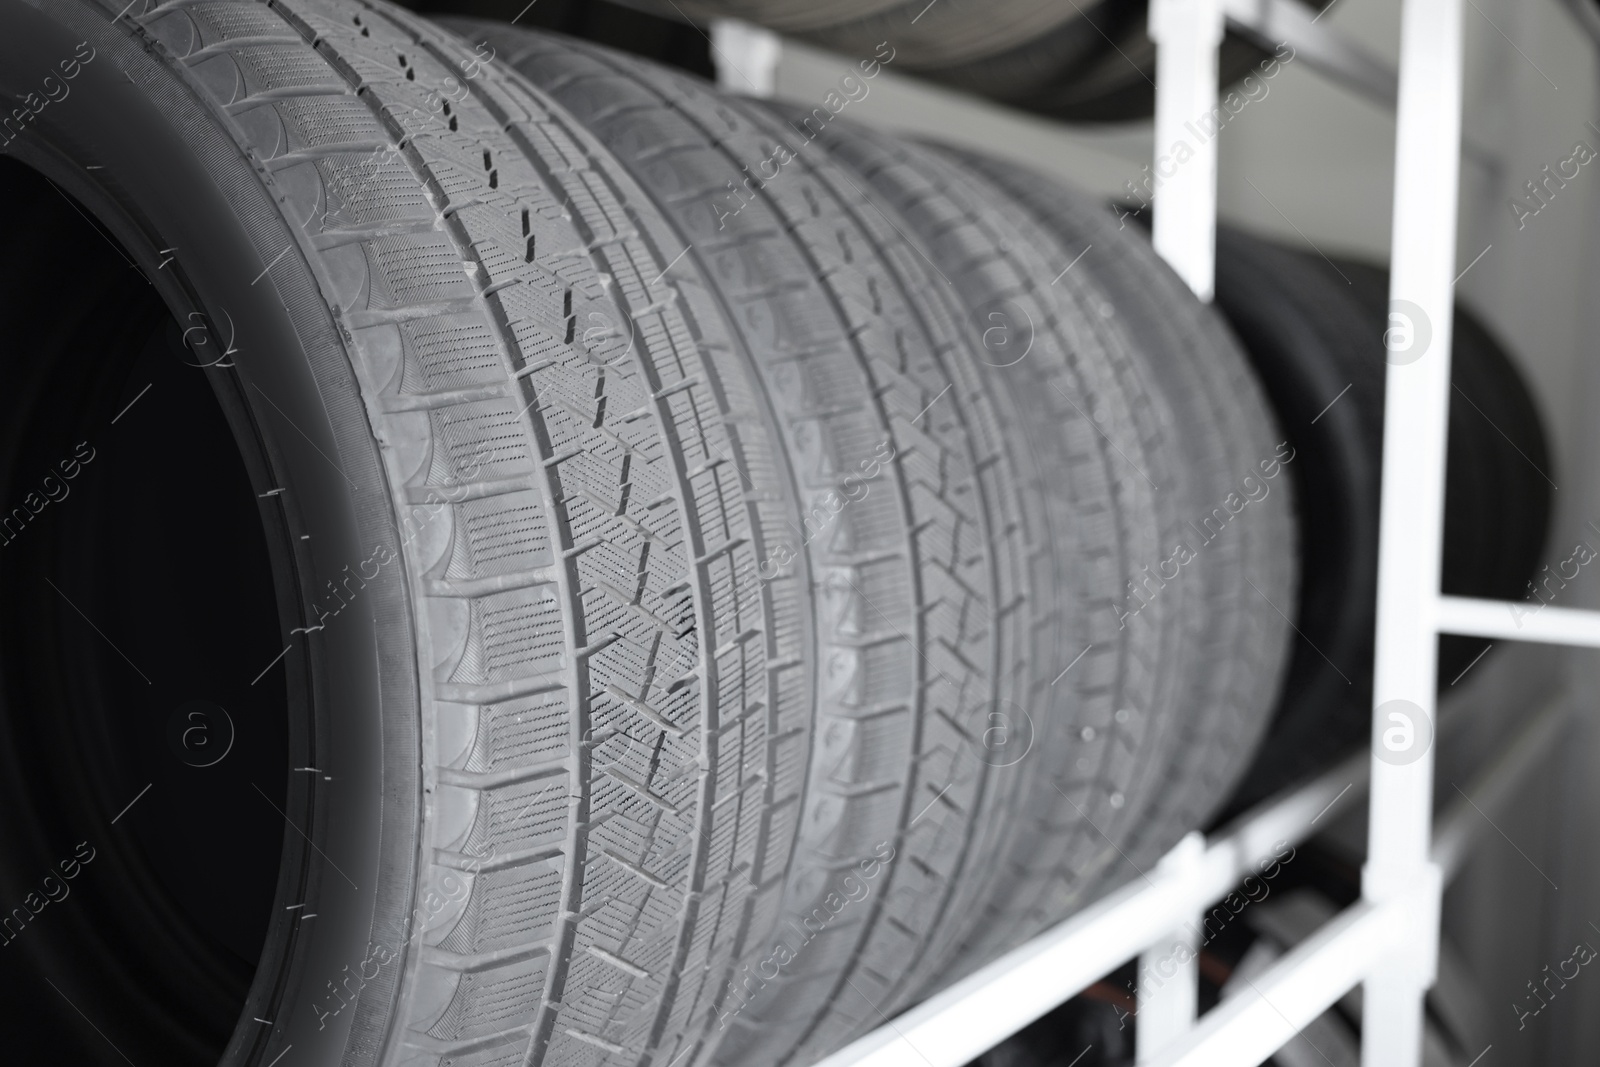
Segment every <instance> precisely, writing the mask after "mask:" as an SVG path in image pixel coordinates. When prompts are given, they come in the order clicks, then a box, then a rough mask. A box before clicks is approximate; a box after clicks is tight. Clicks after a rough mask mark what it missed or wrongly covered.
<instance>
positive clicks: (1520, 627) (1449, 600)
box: [1437, 596, 1600, 648]
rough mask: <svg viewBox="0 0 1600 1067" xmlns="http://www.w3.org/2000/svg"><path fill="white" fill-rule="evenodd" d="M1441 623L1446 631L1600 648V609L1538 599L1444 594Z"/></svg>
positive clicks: (1441, 601) (1441, 629)
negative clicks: (1561, 606)
mask: <svg viewBox="0 0 1600 1067" xmlns="http://www.w3.org/2000/svg"><path fill="white" fill-rule="evenodd" d="M1437 625H1438V629H1439V632H1440V633H1445V634H1466V635H1468V636H1470V637H1498V638H1500V639H1502V640H1505V641H1538V642H1542V643H1544V644H1551V645H1578V646H1582V647H1585V648H1600V611H1585V610H1582V609H1580V608H1555V607H1551V606H1549V605H1548V604H1545V603H1544V602H1542V601H1538V600H1535V601H1532V602H1531V603H1530V602H1527V601H1523V602H1520V603H1519V602H1518V601H1514V600H1475V599H1472V598H1469V597H1459V596H1442V597H1440V598H1439V617H1438V622H1437Z"/></svg>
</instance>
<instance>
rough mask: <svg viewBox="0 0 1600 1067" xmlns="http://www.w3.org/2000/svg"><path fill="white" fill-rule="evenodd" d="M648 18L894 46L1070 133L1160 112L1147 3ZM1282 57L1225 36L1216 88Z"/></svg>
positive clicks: (866, 50)
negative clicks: (1074, 125)
mask: <svg viewBox="0 0 1600 1067" xmlns="http://www.w3.org/2000/svg"><path fill="white" fill-rule="evenodd" d="M1314 6H1317V7H1326V6H1327V4H1326V3H1325V2H1318V3H1315V5H1314ZM648 7H649V8H650V10H652V11H655V12H658V13H659V14H661V15H662V16H665V17H667V18H678V19H682V18H685V17H689V18H694V19H695V20H697V21H699V22H709V21H710V20H712V19H715V18H729V19H738V20H741V21H746V22H751V23H756V24H758V25H761V26H765V27H767V28H769V29H772V30H776V31H777V32H779V33H782V34H784V35H786V36H791V37H795V38H798V39H800V40H803V41H806V42H808V43H810V44H813V45H817V46H820V47H822V48H827V49H830V50H832V51H835V52H839V53H842V54H844V55H847V56H864V55H871V54H872V53H873V52H874V50H875V49H879V48H881V47H882V46H883V45H885V44H889V43H890V42H892V46H891V47H892V52H891V53H890V54H891V55H892V56H893V62H894V66H895V69H896V70H899V71H903V72H905V73H908V74H914V75H917V76H919V77H922V78H927V79H929V80H932V81H937V82H940V83H942V84H944V85H947V86H949V87H951V88H954V89H960V90H963V91H965V92H969V93H973V94H975V95H977V96H981V97H985V98H987V99H990V100H994V101H996V102H998V103H1002V104H1006V105H1008V106H1010V107H1016V108H1021V109H1023V110H1027V111H1033V112H1037V113H1039V114H1043V115H1049V116H1051V117H1052V118H1057V119H1063V120H1066V121H1068V122H1124V121H1128V120H1132V119H1141V118H1148V117H1149V116H1150V115H1151V114H1153V113H1154V110H1155V67H1156V50H1155V45H1154V43H1153V42H1152V41H1151V39H1150V35H1149V31H1148V28H1147V26H1148V11H1147V8H1148V4H1146V3H1145V2H1144V0H1085V2H1083V3H1076V2H1074V3H1059V2H1057V0H935V2H933V3H930V2H928V0H911V2H909V3H908V2H906V0H867V2H860V0H854V2H852V0H840V2H835V3H808V2H805V0H693V2H692V3H691V2H688V0H685V2H684V3H678V2H676V0H648ZM1274 49H1279V50H1278V52H1277V54H1278V56H1279V58H1285V56H1287V57H1288V58H1291V59H1292V58H1293V55H1294V52H1293V49H1290V48H1287V46H1283V47H1282V48H1280V46H1279V42H1276V41H1269V40H1266V39H1264V38H1260V37H1257V36H1256V35H1253V34H1252V35H1251V36H1250V37H1242V36H1238V35H1236V34H1234V33H1232V32H1230V33H1228V34H1227V35H1226V36H1225V37H1224V39H1223V42H1222V45H1221V49H1220V51H1219V52H1218V57H1217V67H1218V77H1219V83H1220V85H1221V86H1223V87H1226V86H1228V85H1231V84H1233V83H1235V82H1238V81H1240V80H1241V79H1243V78H1245V77H1246V75H1248V74H1249V73H1250V71H1251V68H1252V67H1255V66H1257V65H1258V64H1260V63H1262V61H1263V60H1264V59H1265V58H1266V57H1267V55H1268V53H1269V52H1272V51H1273V50H1274ZM879 54H880V56H882V55H883V53H882V52H880V53H879ZM1246 84H1247V85H1249V83H1246ZM1254 91H1255V89H1254V87H1252V88H1251V92H1254Z"/></svg>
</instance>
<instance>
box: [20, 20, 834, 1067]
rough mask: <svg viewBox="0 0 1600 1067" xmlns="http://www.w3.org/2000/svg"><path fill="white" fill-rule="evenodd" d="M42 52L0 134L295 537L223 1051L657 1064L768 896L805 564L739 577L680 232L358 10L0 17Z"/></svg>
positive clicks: (758, 502)
mask: <svg viewBox="0 0 1600 1067" xmlns="http://www.w3.org/2000/svg"><path fill="white" fill-rule="evenodd" d="M119 12H120V14H119ZM79 41H87V42H88V43H89V45H90V46H91V47H92V48H93V49H94V50H95V53H96V57H97V58H96V60H95V62H93V63H92V64H88V65H85V66H84V67H83V70H82V73H81V74H80V76H79V79H78V80H77V81H75V82H74V83H73V89H72V95H71V97H70V98H68V99H66V100H63V101H61V102H58V103H53V104H51V105H50V106H49V108H48V109H47V110H44V111H43V113H42V115H41V116H40V118H38V119H37V120H36V121H35V122H33V124H32V125H31V126H30V127H29V128H28V130H27V131H26V133H24V134H23V135H22V136H20V137H18V138H16V139H15V140H14V142H13V143H12V144H10V145H8V147H7V151H8V152H10V153H12V154H14V155H16V156H17V157H18V158H20V159H23V160H24V161H26V162H28V163H30V165H33V166H36V167H38V168H40V169H47V171H49V172H53V176H57V177H59V178H60V180H61V181H62V182H63V184H64V188H66V189H67V190H69V191H71V192H73V193H74V195H76V196H78V197H79V199H80V200H82V201H83V202H84V203H85V205H87V206H88V207H89V208H90V209H92V210H93V211H95V213H96V214H98V215H100V216H101V219H102V221H103V222H105V224H106V225H107V226H108V227H109V228H110V229H111V231H112V232H113V233H115V234H116V235H117V236H118V238H119V240H121V241H122V243H123V244H124V245H125V246H127V247H128V248H129V249H130V250H133V251H134V252H135V253H136V254H137V256H138V259H137V262H139V263H140V265H141V267H142V268H143V270H144V273H145V274H146V276H147V277H149V278H151V279H159V283H158V284H159V285H161V286H163V287H165V288H164V289H163V294H164V296H165V297H166V298H167V302H168V304H169V306H170V307H172V309H173V311H174V313H175V314H176V315H178V317H179V318H180V320H182V319H183V316H184V313H186V312H188V310H189V308H191V307H193V308H195V309H196V310H197V313H202V314H204V315H205V317H206V321H208V322H214V323H218V324H220V323H222V322H224V321H225V320H226V321H228V322H231V323H232V324H233V325H234V326H235V327H236V332H235V334H234V335H233V337H234V339H233V343H232V347H233V349H234V351H232V352H231V353H230V354H231V355H232V357H233V358H232V363H231V366H228V367H226V368H223V367H216V368H214V369H213V371H211V372H208V373H211V374H213V376H214V377H213V384H214V386H216V387H217V388H218V389H219V390H221V389H231V390H233V392H234V393H235V394H237V395H238V396H239V397H242V398H243V399H242V401H241V403H240V407H241V408H242V409H243V410H242V412H241V418H243V419H245V420H246V422H247V424H249V423H252V422H253V427H254V428H255V430H256V431H257V432H259V433H260V435H261V436H262V437H263V438H264V440H265V445H264V447H265V450H266V453H267V455H268V457H269V459H270V470H268V471H265V472H257V473H258V474H260V475H262V477H261V478H259V479H258V481H257V488H258V491H259V492H261V493H262V494H263V495H264V498H267V499H270V500H271V501H272V504H271V506H272V507H274V508H276V509H281V510H282V513H283V519H282V521H283V522H284V523H285V524H286V525H287V527H288V529H289V532H290V533H291V534H292V535H293V537H294V544H295V546H296V556H295V559H294V561H293V563H294V568H295V572H296V579H295V580H296V581H297V583H298V588H297V589H296V592H298V594H299V600H298V605H297V612H296V614H297V617H293V618H290V619H287V620H286V624H285V627H284V631H285V632H284V635H283V637H284V641H285V643H286V644H287V645H288V646H289V647H288V649H287V651H286V652H285V654H284V660H283V662H284V664H285V668H286V669H288V670H289V671H290V672H291V682H292V685H291V689H292V688H293V687H294V685H298V686H299V687H300V688H301V689H304V690H309V692H310V696H309V697H308V698H307V700H308V703H309V704H310V705H311V707H312V709H313V712H314V714H313V717H312V724H311V726H310V727H309V728H308V729H309V731H310V734H311V736H310V738H309V739H308V740H307V739H302V741H301V743H300V744H299V747H298V749H297V751H296V758H297V759H304V760H305V763H304V765H303V766H302V767H301V770H302V771H304V770H309V769H311V768H315V769H316V770H317V771H319V772H321V773H320V774H317V773H290V772H289V769H288V768H285V773H286V775H287V776H288V778H289V781H290V794H289V806H288V812H287V814H288V817H289V821H290V822H291V823H292V824H293V825H294V828H295V832H290V831H289V830H288V829H286V830H285V832H284V833H285V836H284V840H285V856H286V859H285V864H284V868H283V869H284V871H285V874H284V876H283V881H282V882H281V883H280V889H279V897H278V902H279V905H281V907H280V909H279V910H278V912H277V914H278V915H279V916H280V918H279V919H278V920H277V921H275V923H274V928H273V930H272V931H271V932H270V933H269V937H268V946H267V950H266V951H265V952H264V954H263V960H262V964H261V966H260V968H259V969H258V970H257V973H256V979H255V984H254V986H253V987H252V991H251V994H250V999H249V1001H248V1002H247V1007H246V1009H245V1012H244V1018H243V1019H242V1021H241V1026H240V1028H239V1029H238V1030H237V1031H236V1032H235V1034H234V1037H233V1040H232V1042H231V1044H230V1046H229V1048H228V1050H227V1052H226V1054H225V1056H224V1059H223V1062H224V1063H229V1064H232V1063H252V1064H255V1063H267V1062H273V1061H274V1060H275V1059H276V1058H277V1057H279V1056H281V1055H282V1054H283V1053H285V1052H287V1050H288V1049H289V1047H290V1046H291V1045H292V1046H293V1047H294V1054H295V1057H296V1062H299V1063H328V1064H332V1063H340V1064H350V1065H355V1064H377V1063H384V1064H407V1065H410V1064H430V1065H433V1064H440V1063H452V1064H462V1065H465V1064H471V1065H480V1067H487V1065H490V1064H494V1065H500V1064H514V1063H524V1062H532V1063H535V1064H556V1063H562V1064H566V1063H593V1062H599V1061H602V1060H604V1061H608V1062H623V1061H626V1062H630V1063H634V1062H641V1061H642V1060H644V1059H646V1058H647V1057H648V1056H649V1055H651V1054H652V1053H654V1054H659V1055H661V1056H662V1057H663V1061H666V1060H670V1059H671V1058H672V1057H674V1056H676V1055H678V1054H679V1051H680V1048H681V1046H682V1045H683V1044H684V1043H685V1042H688V1041H692V1040H693V1035H694V1034H695V1033H696V1032H697V1030H698V1029H699V1028H700V1027H699V1021H700V1020H701V1019H703V1018H705V1017H707V1016H708V1014H709V1011H710V1005H711V1003H712V1001H713V999H714V998H715V997H716V996H718V995H719V994H720V992H721V990H722V989H724V988H725V986H726V984H727V981H728V979H729V977H730V975H731V972H732V968H733V965H734V961H735V960H736V959H738V958H739V957H740V956H741V954H742V953H743V952H744V950H745V948H746V944H747V942H749V941H750V940H752V939H753V938H757V937H761V936H764V934H765V932H766V928H767V926H768V925H770V923H771V921H772V917H773V915H774V914H775V910H776V905H777V892H778V889H779V885H778V884H777V874H780V873H781V872H782V871H783V870H784V869H785V868H786V867H787V863H788V857H789V855H790V851H791V845H792V838H793V834H794V830H795V819H794V817H793V812H794V811H795V808H796V806H797V802H798V791H799V789H800V787H801V783H802V779H803V773H804V768H805V765H806V760H807V751H808V747H809V745H808V728H809V722H810V706H811V701H812V697H811V687H812V682H813V679H812V678H811V674H810V671H811V666H810V665H811V663H812V661H813V656H812V650H811V649H810V648H808V647H807V644H806V642H807V641H808V640H809V636H808V635H809V634H810V633H811V631H812V626H811V623H810V621H809V610H808V607H807V604H808V598H807V597H806V596H804V595H802V593H803V589H804V579H803V578H799V577H794V578H791V579H789V580H787V581H781V580H775V581H772V582H767V583H760V582H754V581H747V580H740V578H739V577H738V576H739V575H740V574H742V573H745V572H749V571H751V570H753V569H754V568H755V566H756V565H757V561H758V560H759V559H760V558H761V556H762V554H763V553H764V552H765V551H766V548H767V545H768V544H769V543H770V539H771V538H772V537H774V536H781V535H782V531H783V530H784V529H785V528H786V527H787V526H788V524H790V523H791V522H792V517H793V516H794V514H795V513H796V505H795V501H794V498H793V496H792V494H791V493H790V492H789V491H788V490H787V489H786V488H785V486H786V479H785V476H784V474H783V473H782V469H781V462H780V460H779V458H778V457H777V455H776V453H775V452H774V451H773V448H772V445H773V443H774V438H773V437H772V425H771V421H770V418H769V416H768V414H767V413H766V412H765V411H764V410H763V409H762V407H761V405H760V403H759V401H758V400H757V399H756V394H754V393H752V392H751V385H752V384H753V380H752V379H750V378H749V376H748V375H747V373H746V368H745V365H744V363H743V361H741V360H739V359H737V358H735V357H734V356H733V355H732V348H731V346H730V344H729V342H728V340H727V338H726V336H725V335H724V334H723V332H722V331H723V329H724V327H723V325H722V320H721V319H720V317H719V312H718V310H717V309H716V308H715V307H714V306H708V304H707V301H705V300H704V299H702V296H701V293H700V292H699V291H697V290H695V289H694V288H693V287H692V286H690V285H687V284H686V285H684V286H682V287H680V286H679V284H678V282H677V280H676V279H675V278H673V277H672V276H671V275H670V273H669V269H670V268H672V267H673V261H674V257H676V256H678V255H679V253H680V251H681V245H679V244H678V243H677V241H676V238H675V237H673V236H672V235H671V234H670V232H669V231H668V230H666V229H665V228H664V226H663V224H662V220H661V218H660V216H659V215H657V214H656V213H654V211H653V210H652V209H650V208H649V206H648V201H646V200H645V199H644V198H643V197H642V196H641V195H640V194H639V193H638V191H637V190H636V189H635V188H633V187H632V186H631V185H630V184H629V182H628V181H627V179H626V177H625V176H624V175H622V174H621V173H620V172H619V171H618V170H617V169H616V168H615V167H614V165H613V164H612V163H611V162H609V157H608V156H607V155H606V154H605V153H604V152H603V151H602V150H600V149H599V148H598V146H597V145H596V144H595V143H594V142H593V141H592V140H591V139H590V138H588V137H587V136H586V135H584V134H583V133H582V131H581V130H580V129H579V128H578V127H577V126H576V124H574V123H573V122H572V121H571V119H570V118H568V117H567V116H566V115H565V113H563V112H562V111H560V109H558V108H555V107H553V106H551V105H550V104H549V103H548V102H547V101H546V100H545V99H544V98H543V97H541V96H540V94H538V92H537V91H535V90H533V89H532V88H531V87H529V86H527V84H526V83H525V82H523V81H521V80H520V79H515V78H506V77H502V76H501V74H500V72H499V70H498V69H497V67H496V66H495V64H494V62H493V61H492V59H489V58H488V57H487V56H485V55H484V54H482V53H478V54H474V52H473V51H472V50H471V49H470V48H469V47H467V46H465V45H464V44H462V43H461V42H460V41H459V40H457V39H455V38H453V37H451V36H450V35H448V34H446V33H444V32H443V31H441V30H439V29H438V28H436V27H433V26H431V25H429V24H427V23H424V22H422V21H420V20H418V19H415V18H413V17H411V16H409V15H406V14H405V13H404V12H401V11H400V10H399V9H397V8H393V7H390V6H387V5H380V4H365V3H357V2H354V0H286V2H282V3H277V2H275V3H272V4H270V5H268V4H264V3H252V2H200V3H193V4H182V5H176V6H175V5H170V4H169V5H164V6H161V7H156V6H155V5H154V4H151V3H148V2H147V0H136V2H135V3H134V4H132V5H125V3H124V2H120V0H119V2H117V3H105V4H101V3H97V2H91V0H70V2H57V0H52V2H50V3H49V4H47V5H34V4H25V3H19V4H13V5H9V6H7V7H6V8H5V11H4V14H3V15H0V42H3V43H0V61H3V62H0V70H3V71H4V77H5V84H4V87H5V90H6V93H7V94H8V95H9V96H10V97H12V98H13V99H15V100H18V101H26V106H28V107H29V108H30V109H34V110H38V109H39V108H40V107H41V105H38V104H35V103H33V98H28V97H27V96H26V92H27V89H28V87H30V86H33V85H35V84H37V83H39V81H40V79H41V78H42V77H43V76H44V75H45V74H46V73H51V72H53V68H52V67H51V66H49V64H51V63H53V62H54V59H55V57H57V56H62V57H67V56H71V55H73V52H74V47H75V45H76V44H77V42H79ZM441 94H442V95H441ZM158 252H163V253H167V255H159V256H158V255H157V253H158ZM702 312H704V313H705V317H703V318H702ZM374 546H377V547H376V548H375V547H374ZM263 651H264V655H263V657H262V658H263V662H266V661H267V660H269V659H270V658H271V654H272V652H273V651H274V650H271V649H267V650H263ZM786 812H787V813H788V814H785V813H786ZM302 827H303V828H305V829H304V830H303V831H302V830H301V828H302ZM113 829H114V828H110V827H106V828H102V832H104V833H106V834H107V835H108V836H109V834H110V832H112V830H113ZM301 833H303V834H305V840H304V842H302V840H301V838H300V836H298V835H299V834H301ZM307 842H309V844H310V846H311V849H313V850H314V851H312V852H308V851H307V849H306V843H307ZM297 910H303V911H304V912H305V913H306V914H305V915H304V917H303V918H302V916H301V915H299V914H297ZM312 913H314V914H315V916H316V921H315V922H309V921H307V920H310V919H311V918H312ZM336 982H337V983H339V984H336ZM64 993H66V994H69V995H70V993H71V989H70V988H68V989H66V990H64ZM93 1007H96V1008H99V1009H100V1010H101V1012H102V1013H103V1014H102V1016H101V1017H110V1016H111V1015H113V1014H114V1013H116V1011H117V1007H116V1005H105V1004H95V1005H93ZM88 1008H89V1006H87V1005H86V1006H85V1010H88ZM252 1019H258V1020H269V1021H268V1022H259V1021H252ZM119 1025H120V1029H119V1028H114V1029H117V1032H116V1033H114V1034H110V1035H109V1036H111V1037H113V1038H117V1037H123V1036H126V1035H124V1034H123V1032H122V1031H123V1030H124V1029H126V1030H128V1031H129V1033H130V1034H131V1035H132V1036H131V1037H128V1039H127V1040H128V1043H127V1045H124V1046H123V1047H130V1046H131V1047H132V1048H137V1049H139V1050H141V1051H144V1052H147V1056H146V1057H145V1058H147V1059H150V1060H152V1061H154V1060H155V1059H158V1058H160V1056H159V1054H158V1051H157V1050H158V1049H159V1043H158V1042H156V1041H155V1040H154V1038H152V1037H150V1036H149V1035H144V1034H141V1033H140V1032H139V1030H138V1027H139V1026H140V1023H139V1021H138V1020H137V1018H128V1019H124V1020H122V1021H121V1023H120V1024H119ZM119 1044H120V1042H119ZM162 1051H164V1050H162Z"/></svg>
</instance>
